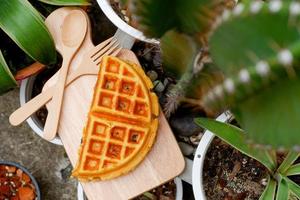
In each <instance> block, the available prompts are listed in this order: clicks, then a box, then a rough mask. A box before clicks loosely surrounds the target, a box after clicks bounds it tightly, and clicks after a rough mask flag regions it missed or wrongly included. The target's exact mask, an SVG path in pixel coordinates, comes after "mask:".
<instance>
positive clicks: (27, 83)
mask: <svg viewBox="0 0 300 200" xmlns="http://www.w3.org/2000/svg"><path fill="white" fill-rule="evenodd" d="M35 79H36V76H32V77H29V78H27V79H24V80H22V82H21V87H20V104H21V106H22V105H24V104H25V103H26V102H28V101H29V100H30V99H31V98H32V88H33V84H34V81H35ZM26 121H27V123H28V125H29V126H30V127H31V129H32V130H33V131H34V132H35V133H36V134H37V135H39V136H40V137H42V136H43V130H44V126H43V124H42V123H41V121H40V120H39V119H38V118H37V116H36V115H35V114H33V115H31V117H29V118H28V119H27V120H26ZM50 142H51V143H53V144H57V145H62V142H61V140H60V138H59V137H55V138H54V139H53V140H51V141H50Z"/></svg>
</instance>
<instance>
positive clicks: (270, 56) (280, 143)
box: [206, 1, 300, 149]
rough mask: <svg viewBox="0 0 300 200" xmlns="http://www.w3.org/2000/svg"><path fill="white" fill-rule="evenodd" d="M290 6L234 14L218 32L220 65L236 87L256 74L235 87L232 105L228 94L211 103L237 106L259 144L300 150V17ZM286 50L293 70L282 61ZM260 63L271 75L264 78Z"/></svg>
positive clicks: (214, 49) (215, 44)
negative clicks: (244, 72) (242, 76)
mask: <svg viewBox="0 0 300 200" xmlns="http://www.w3.org/2000/svg"><path fill="white" fill-rule="evenodd" d="M289 8H290V2H288V1H282V8H281V9H280V11H279V12H274V13H271V12H270V9H269V5H268V3H265V5H264V6H263V8H262V9H261V11H260V12H258V13H256V14H255V13H253V12H249V9H250V6H249V5H248V6H246V7H245V8H244V11H243V13H241V15H239V16H238V17H237V16H233V17H232V18H231V19H229V20H228V21H227V22H224V24H222V25H221V26H220V27H219V28H218V29H217V30H216V32H215V33H214V34H213V36H212V37H211V40H210V49H211V54H212V58H213V60H214V62H216V63H217V65H218V66H219V67H220V68H221V69H222V70H223V71H224V72H225V73H226V75H228V76H231V77H230V78H232V80H235V83H236V80H240V76H239V75H238V73H239V72H240V71H241V70H242V69H244V70H247V71H248V72H250V80H249V81H248V82H246V83H243V82H241V81H239V84H234V88H235V90H234V92H233V96H234V97H233V98H230V100H228V101H227V97H228V95H227V94H225V95H224V96H222V98H214V99H217V100H216V101H215V102H212V101H210V100H209V99H208V100H207V101H206V102H211V107H212V109H213V108H214V107H218V108H222V107H223V108H224V107H225V108H231V110H232V112H233V113H234V115H235V117H236V119H237V121H238V122H239V124H240V125H241V127H242V128H243V129H244V130H245V131H246V132H247V136H248V137H249V138H250V139H252V140H254V141H255V142H256V143H259V144H266V145H272V146H273V147H276V148H281V147H286V148H292V147H294V146H295V149H298V147H297V145H299V144H300V137H299V136H298V133H299V130H300V123H299V121H300V101H299V98H300V93H299V92H298V91H299V89H300V81H299V79H298V78H294V79H293V70H295V71H296V74H297V75H298V74H299V67H298V66H299V60H300V59H299V58H300V33H299V31H298V27H299V26H298V24H299V22H300V21H299V20H300V19H299V15H297V16H290V12H289ZM224 47H230V48H224ZM282 49H288V50H289V51H290V52H291V53H292V55H293V58H294V63H293V65H292V66H291V68H288V67H287V68H288V69H287V68H285V67H284V66H282V64H280V62H279V59H278V55H279V52H280V51H281V50H282ZM260 61H264V62H266V63H268V65H269V66H270V73H269V74H268V75H267V76H265V77H264V76H261V75H259V76H258V73H257V70H256V66H257V64H258V63H259V62H260ZM293 67H294V68H295V69H293ZM253 72H254V73H253ZM254 75H256V76H254ZM223 86H224V85H223ZM223 86H222V87H223ZM229 96H230V95H229ZM223 97H224V98H223ZM224 101H225V103H224ZM208 104H209V103H208Z"/></svg>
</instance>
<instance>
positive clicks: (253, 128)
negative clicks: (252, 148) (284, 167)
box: [232, 78, 300, 149]
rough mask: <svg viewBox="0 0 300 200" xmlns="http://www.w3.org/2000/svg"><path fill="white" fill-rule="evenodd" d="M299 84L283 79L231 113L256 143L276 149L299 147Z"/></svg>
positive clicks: (240, 104) (298, 82)
mask: <svg viewBox="0 0 300 200" xmlns="http://www.w3.org/2000/svg"><path fill="white" fill-rule="evenodd" d="M297 91H300V80H299V79H295V80H289V79H287V78H286V79H282V80H281V81H280V82H277V83H276V84H274V85H272V87H270V88H267V89H265V90H264V91H263V92H260V93H257V94H256V95H253V96H252V97H251V98H248V99H247V100H245V101H243V102H241V103H239V105H237V106H236V107H234V108H233V109H232V112H233V113H234V115H235V117H236V119H237V121H238V122H239V123H240V124H241V126H242V127H243V129H244V130H245V131H246V132H247V136H248V137H249V138H251V139H252V140H254V141H255V142H256V143H260V144H268V145H272V146H274V147H276V148H281V147H286V148H290V149H291V148H292V147H293V146H298V145H299V144H300V137H299V130H300V123H299V121H300V101H299V99H300V93H299V92H297Z"/></svg>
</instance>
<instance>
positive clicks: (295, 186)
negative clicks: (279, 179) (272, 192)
mask: <svg viewBox="0 0 300 200" xmlns="http://www.w3.org/2000/svg"><path fill="white" fill-rule="evenodd" d="M283 179H284V180H285V181H286V182H287V184H288V187H289V189H290V191H292V192H293V193H294V194H295V195H296V196H297V197H298V198H300V186H299V185H298V184H297V183H295V182H294V181H292V180H290V179H289V178H287V177H283Z"/></svg>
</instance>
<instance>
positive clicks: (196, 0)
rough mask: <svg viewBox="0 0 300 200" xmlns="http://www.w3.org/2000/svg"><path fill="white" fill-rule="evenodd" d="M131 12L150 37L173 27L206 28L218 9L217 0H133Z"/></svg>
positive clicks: (184, 29)
mask: <svg viewBox="0 0 300 200" xmlns="http://www.w3.org/2000/svg"><path fill="white" fill-rule="evenodd" d="M132 2H133V3H132V6H131V7H134V10H133V11H134V14H135V15H136V16H137V17H136V18H137V19H138V21H139V25H140V28H141V29H142V30H143V31H144V32H145V34H147V35H148V36H151V37H157V38H159V37H161V36H162V35H164V33H166V32H167V31H168V30H171V29H176V30H179V31H181V32H184V33H189V34H195V33H198V32H206V31H208V30H210V26H212V24H213V23H214V20H215V18H216V17H217V16H218V14H219V13H221V12H222V9H221V8H223V6H224V5H223V4H224V3H223V2H222V1H220V0H189V2H188V3H187V2H186V1H182V0H164V1H161V0H135V1H132Z"/></svg>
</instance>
